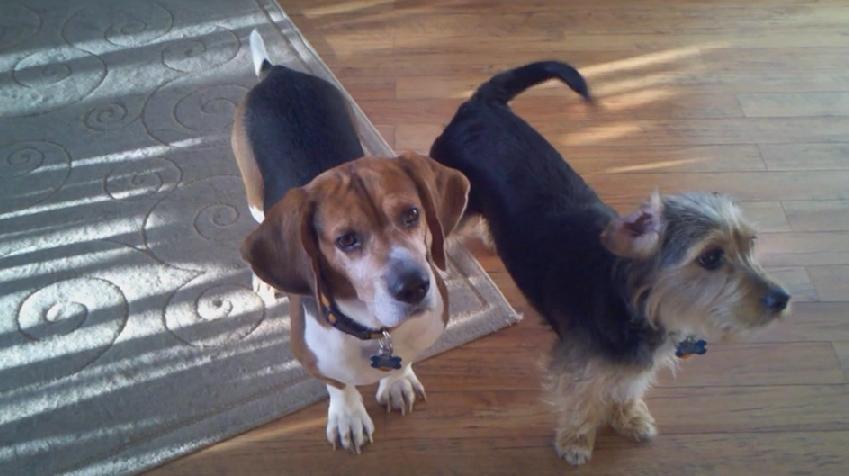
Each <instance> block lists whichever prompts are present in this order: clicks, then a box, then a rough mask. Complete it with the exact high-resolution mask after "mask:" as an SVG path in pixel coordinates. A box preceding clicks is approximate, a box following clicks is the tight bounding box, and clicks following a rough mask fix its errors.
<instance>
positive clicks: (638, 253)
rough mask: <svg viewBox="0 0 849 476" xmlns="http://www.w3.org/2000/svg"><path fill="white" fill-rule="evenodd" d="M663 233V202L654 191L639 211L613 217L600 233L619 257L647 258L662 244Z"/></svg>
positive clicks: (606, 246) (610, 249)
mask: <svg viewBox="0 0 849 476" xmlns="http://www.w3.org/2000/svg"><path fill="white" fill-rule="evenodd" d="M662 230H663V201H662V200H661V198H660V193H658V192H657V191H655V192H654V193H652V195H651V198H649V200H648V202H646V203H644V204H643V205H642V206H640V208H639V209H637V211H635V212H633V213H631V214H630V215H628V216H625V217H618V218H614V219H613V220H612V221H611V222H610V224H609V225H607V228H605V230H604V231H603V232H602V233H601V243H602V244H603V245H604V247H605V248H607V249H608V250H609V251H610V252H611V253H613V254H615V255H618V256H623V257H626V258H638V259H639V258H647V257H649V256H651V255H652V254H654V252H655V251H656V250H657V247H658V246H659V245H660V234H661V232H662Z"/></svg>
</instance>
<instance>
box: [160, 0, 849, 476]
mask: <svg viewBox="0 0 849 476" xmlns="http://www.w3.org/2000/svg"><path fill="white" fill-rule="evenodd" d="M281 2H282V3H283V6H284V8H285V9H286V10H287V11H288V12H289V13H290V14H291V15H292V16H293V18H294V20H295V22H296V23H297V24H298V26H299V27H301V28H302V30H303V32H304V34H305V35H306V37H307V38H308V39H309V40H310V41H311V42H312V44H313V45H314V46H315V47H316V49H317V50H318V52H319V53H320V54H321V56H322V57H323V58H324V59H325V60H326V61H327V62H328V63H329V65H330V67H331V68H332V69H333V70H334V71H335V72H336V73H337V75H338V76H339V78H340V79H341V81H342V83H343V84H344V85H345V86H346V87H347V88H348V90H349V91H350V92H351V93H352V94H353V96H354V97H355V98H356V99H357V101H359V103H360V104H361V105H362V107H363V108H364V109H365V111H366V113H367V114H368V115H369V116H370V117H371V118H372V120H373V121H374V122H375V123H376V124H377V125H378V126H379V128H380V130H381V131H382V132H383V134H385V136H386V137H387V139H388V140H389V141H390V142H391V143H392V145H393V146H395V147H396V149H399V150H400V149H415V150H418V151H422V152H425V151H427V150H428V148H429V146H430V143H431V142H432V141H433V139H434V137H435V136H436V135H437V134H438V133H439V132H440V131H441V128H442V126H443V124H445V123H446V122H447V121H448V120H449V119H450V117H451V115H452V114H453V112H454V111H455V110H456V108H457V106H458V105H459V104H460V102H461V101H462V100H463V99H465V98H467V97H468V96H469V93H470V92H471V90H472V89H473V88H474V87H475V86H476V85H478V84H479V83H480V82H482V81H484V80H486V79H487V78H489V77H490V76H491V75H492V74H493V73H495V72H497V71H499V70H502V69H506V68H509V67H513V66H516V65H520V64H523V63H525V62H529V61H531V60H537V59H544V58H557V59H563V60H567V61H569V62H571V63H573V64H574V65H576V66H577V67H579V69H580V70H581V71H583V73H584V74H585V75H586V77H587V79H588V81H589V83H590V85H591V87H592V88H593V89H594V91H595V92H596V94H597V95H598V96H599V98H600V100H601V105H602V107H601V108H599V109H598V110H589V109H587V108H585V107H584V106H582V105H580V104H579V102H578V101H577V99H576V97H575V95H574V94H573V93H571V92H570V91H568V90H567V88H565V87H564V86H562V85H559V84H548V85H544V86H541V87H538V88H536V89H534V90H532V91H529V92H528V93H526V94H524V95H522V96H521V97H520V98H519V99H518V100H517V101H515V103H514V108H515V110H516V111H517V112H518V113H519V114H520V115H521V116H522V117H524V118H525V119H527V120H529V121H530V122H531V123H532V124H533V125H534V126H535V127H537V128H538V129H539V130H540V131H541V132H542V133H543V135H545V137H546V138H548V140H550V141H551V142H552V143H553V144H555V145H556V146H557V147H558V148H559V149H560V150H561V152H562V153H563V154H564V155H565V156H566V157H567V158H568V160H569V161H570V162H571V163H572V164H573V165H574V166H575V167H576V168H577V170H578V171H579V172H581V173H582V174H584V175H585V177H586V178H587V179H588V181H589V182H590V183H591V184H592V185H593V186H595V187H596V188H597V190H598V191H599V193H600V194H601V196H602V197H603V198H605V199H607V200H609V201H610V202H611V203H613V204H614V205H615V206H617V207H623V208H627V207H632V206H635V205H636V204H637V202H638V201H640V200H642V199H643V198H644V197H647V196H648V194H649V193H650V191H651V190H653V189H654V188H655V187H658V188H659V189H660V190H661V191H662V192H677V191H681V190H710V191H724V192H729V193H731V194H733V195H734V196H736V197H737V198H738V199H739V200H741V201H742V203H743V206H744V208H745V209H746V210H747V211H748V212H749V214H750V216H751V217H753V218H754V219H756V220H757V221H758V222H759V223H760V224H761V229H762V231H763V233H762V234H761V239H760V240H759V246H760V255H761V257H762V260H763V262H764V263H765V264H766V265H767V266H768V267H769V269H770V270H772V271H773V272H774V273H776V275H777V276H779V277H780V280H781V281H783V282H784V283H785V284H786V285H787V286H788V287H789V288H790V289H791V290H792V292H793V296H794V299H795V301H796V303H795V312H794V314H793V315H792V317H791V318H790V319H788V320H787V321H785V322H782V323H780V324H779V325H777V326H775V327H774V328H772V329H770V330H768V331H767V332H765V333H763V334H762V335H760V336H758V337H757V338H755V339H754V341H753V342H750V343H739V344H734V345H711V347H710V352H709V353H708V354H707V355H706V356H704V357H698V358H693V359H690V360H689V361H687V362H686V364H685V365H684V366H683V369H682V371H681V372H680V374H679V376H678V377H677V378H676V379H674V380H673V379H672V378H671V377H669V376H664V378H662V380H661V384H660V385H659V386H658V387H657V388H656V389H654V390H653V391H652V392H651V393H650V398H649V406H650V407H651V409H652V411H653V413H654V415H655V417H656V418H657V420H658V424H659V427H660V431H661V434H660V436H659V437H658V438H657V439H656V440H655V441H654V442H653V443H651V444H648V445H643V446H641V445H637V444H633V443H630V442H628V441H625V440H624V439H622V438H619V437H617V436H615V435H613V434H611V433H610V432H605V433H603V434H602V435H601V436H600V438H599V441H598V444H597V449H596V452H595V455H594V457H593V460H592V461H591V462H590V463H589V464H588V465H587V466H585V467H583V468H581V469H580V470H579V471H576V472H578V473H580V474H610V473H617V474H675V473H678V474H711V473H716V474H788V473H813V474H849V473H847V472H846V471H847V468H849V383H847V382H849V381H847V376H849V2H847V1H845V0H834V1H828V0H823V1H813V0H810V1H808V0H774V1H754V0H733V1H712V2H705V1H702V0H679V1H677V2H672V1H666V0H641V1H636V0H569V1H555V0H552V1H543V0H531V1H518V0H517V1H512V0H496V1H484V0H465V1H447V0H436V1H424V0H422V1H409V2H407V1H397V2H396V1H391V0H347V1H335V2H334V1H313V0H298V1H294V0H293V1H284V0H281ZM477 253H478V256H479V257H480V258H481V261H482V263H483V264H484V266H485V267H486V269H487V270H488V271H489V272H490V273H491V275H492V277H493V279H494V280H495V281H496V282H497V283H498V284H499V286H500V287H501V288H502V290H503V291H504V293H505V294H506V295H507V297H508V299H509V300H510V302H511V303H513V305H514V306H515V307H516V308H518V309H519V310H521V311H523V312H524V313H525V320H524V321H522V323H521V324H520V325H518V326H516V327H514V328H510V329H506V330H503V331H501V332H499V333H497V334H495V335H492V336H489V337H486V338H483V339H480V340H478V341H476V342H473V343H471V344H469V345H466V346H464V347H462V348H460V349H455V350H453V351H450V352H447V353H445V354H443V355H440V356H438V357H435V358H433V359H430V360H428V361H426V362H424V363H422V364H421V365H419V366H418V367H417V369H418V373H419V376H420V378H421V380H422V381H423V382H424V384H425V386H426V387H427V390H428V397H429V398H428V400H427V402H425V403H423V404H420V405H418V406H417V407H416V411H415V412H414V413H413V414H412V415H409V416H406V417H401V416H400V415H398V414H393V415H385V414H384V413H383V410H382V409H381V408H380V407H379V406H378V405H377V404H376V403H375V402H374V399H373V397H372V395H373V392H374V388H368V389H366V390H365V391H364V395H366V396H367V398H366V400H367V408H368V410H369V412H370V413H371V415H372V417H373V418H374V421H375V425H376V432H375V443H374V445H371V446H369V447H368V448H367V450H366V451H365V453H364V454H362V455H360V456H352V455H349V454H346V453H344V452H342V451H337V452H335V453H334V452H333V451H332V450H331V449H330V446H329V445H328V444H327V443H326V441H325V439H324V424H325V421H324V420H325V412H326V404H325V403H319V404H316V405H314V406H312V407H309V408H307V409H305V410H303V411H300V412H298V413H296V414H294V415H290V416H288V417H286V418H282V419H280V420H278V421H276V422H274V423H271V424H269V425H266V426H264V427H261V428H257V429H256V430H254V431H251V432H249V433H246V434H244V435H242V436H239V437H237V438H233V439H232V440H229V441H227V442H224V443H221V444H218V445H215V446H213V447H211V448H208V449H206V450H204V451H200V452H198V453H196V454H193V455H191V456H189V457H186V458H183V459H181V460H178V461H176V462H173V463H171V464H168V465H166V466H164V467H162V468H160V469H159V470H157V471H155V472H156V473H157V474H160V475H176V474H186V475H197V474H268V475H272V474H314V473H315V474H368V475H378V474H413V473H418V474H496V473H498V474H501V473H511V474H549V473H558V474H562V473H569V472H571V471H573V470H572V469H570V468H569V467H568V466H567V464H566V463H565V462H563V461H560V460H558V459H557V457H556V455H555V453H554V451H553V449H552V446H551V436H552V417H551V416H550V415H549V414H548V413H547V412H546V408H545V406H544V405H543V404H542V403H541V402H540V398H539V391H538V387H539V385H538V371H537V369H536V362H537V361H538V360H539V358H540V356H541V355H542V354H543V353H544V352H545V350H547V348H548V343H549V342H550V341H551V335H550V333H549V331H548V330H546V329H545V328H543V327H542V326H541V324H540V318H539V316H538V315H536V314H535V313H534V311H533V310H531V309H530V308H529V307H528V306H527V304H526V303H525V301H524V300H523V299H522V297H521V295H520V293H519V292H518V291H517V290H516V288H515V286H514V285H513V283H512V282H511V280H510V278H509V277H508V276H507V275H506V274H505V272H504V268H503V266H502V264H501V263H500V262H499V261H498V259H497V258H496V257H494V256H492V255H490V254H487V253H485V252H483V251H480V250H478V252H477Z"/></svg>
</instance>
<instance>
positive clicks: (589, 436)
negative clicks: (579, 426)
mask: <svg viewBox="0 0 849 476" xmlns="http://www.w3.org/2000/svg"><path fill="white" fill-rule="evenodd" d="M594 444H595V432H594V431H593V432H592V433H581V434H575V433H572V432H571V431H569V430H565V429H562V430H558V431H557V435H556V436H555V438H554V449H555V450H557V455H558V456H560V457H561V458H563V459H565V460H566V461H567V462H568V463H569V464H571V465H573V466H578V465H581V464H584V463H586V462H588V461H589V460H590V458H591V457H592V455H593V446H594Z"/></svg>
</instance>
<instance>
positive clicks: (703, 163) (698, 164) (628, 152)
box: [564, 119, 766, 175]
mask: <svg viewBox="0 0 849 476" xmlns="http://www.w3.org/2000/svg"><path fill="white" fill-rule="evenodd" d="M567 120H568V119H567ZM564 152H565V158H566V160H567V161H568V162H569V164H570V165H571V166H572V167H574V168H575V170H576V171H578V173H580V174H582V175H585V174H637V173H670V172H731V171H735V172H744V171H760V170H765V169H766V167H765V166H764V163H763V160H761V156H760V153H759V151H758V148H757V147H756V146H753V145H718V146H712V145H706V146H659V147H640V148H634V147H606V146H603V145H599V146H591V147H569V148H567V149H565V150H564Z"/></svg>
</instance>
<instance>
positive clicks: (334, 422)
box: [327, 387, 374, 454]
mask: <svg viewBox="0 0 849 476" xmlns="http://www.w3.org/2000/svg"><path fill="white" fill-rule="evenodd" d="M328 390H329V387H328ZM335 390H336V392H332V391H331V392H330V407H329V408H328V410H327V441H328V442H329V443H330V444H331V445H333V449H334V450H335V449H336V446H337V444H341V445H342V447H343V448H345V449H346V450H348V451H352V452H354V453H357V454H360V452H361V448H362V447H363V446H365V444H366V440H368V443H371V442H372V441H373V438H372V435H373V434H374V423H373V422H372V421H371V417H370V416H369V414H368V412H366V408H365V406H363V398H362V396H360V393H359V392H357V390H356V389H353V388H349V387H346V389H345V390H338V389H335Z"/></svg>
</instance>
